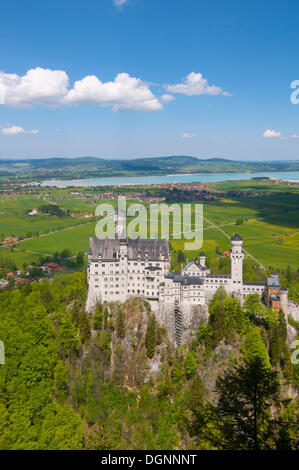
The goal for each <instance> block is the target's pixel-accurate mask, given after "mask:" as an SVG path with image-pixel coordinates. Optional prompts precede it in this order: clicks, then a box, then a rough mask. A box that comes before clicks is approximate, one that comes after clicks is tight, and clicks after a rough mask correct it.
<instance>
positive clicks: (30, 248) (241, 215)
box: [0, 182, 299, 269]
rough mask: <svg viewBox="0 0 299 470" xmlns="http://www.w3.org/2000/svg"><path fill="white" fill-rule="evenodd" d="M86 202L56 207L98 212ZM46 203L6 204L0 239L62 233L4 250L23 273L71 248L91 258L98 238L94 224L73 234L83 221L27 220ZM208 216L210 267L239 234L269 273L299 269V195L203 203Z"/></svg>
mask: <svg viewBox="0 0 299 470" xmlns="http://www.w3.org/2000/svg"><path fill="white" fill-rule="evenodd" d="M234 183H235V182H234ZM239 183H242V184H243V182H239ZM223 184H224V183H223ZM247 184H248V182H247ZM244 185H245V183H244ZM276 186H278V187H279V185H276ZM238 187H239V186H238ZM242 189H244V188H242ZM37 201H38V202H37ZM87 202H88V200H85V199H82V200H80V199H79V200H75V199H69V200H68V199H61V200H58V199H57V204H59V205H60V206H61V207H63V208H65V209H67V208H69V209H71V210H72V211H73V210H84V211H86V210H88V212H94V209H95V205H91V204H87ZM100 202H109V203H111V204H112V205H113V206H115V205H116V204H117V201H116V200H113V201H104V200H100ZM134 202H136V201H134ZM41 203H42V201H41V200H38V199H34V198H27V199H24V200H18V198H14V199H12V200H10V199H9V198H8V197H7V198H3V199H1V204H0V212H1V214H0V233H5V234H9V235H10V234H11V233H12V230H13V232H14V233H15V234H16V235H20V234H24V233H25V232H26V231H30V232H35V231H38V232H40V233H44V232H45V230H46V229H47V230H51V229H56V230H57V229H58V228H59V229H60V231H57V232H55V233H52V234H48V235H44V236H39V237H36V238H33V239H30V240H25V241H22V242H20V243H18V244H17V245H16V247H15V250H14V252H10V250H9V249H7V248H1V249H0V256H6V257H11V258H12V259H13V260H14V261H15V262H16V264H17V265H18V266H20V267H21V266H22V265H23V264H24V263H30V262H32V261H36V260H37V259H38V257H39V256H40V255H50V256H51V255H53V254H54V253H55V252H57V251H62V250H63V249H65V248H69V249H70V250H71V251H72V252H73V253H74V254H76V253H77V252H78V251H83V252H84V253H86V252H87V251H88V242H89V234H90V232H91V233H92V235H94V227H95V223H94V222H93V223H88V224H87V225H84V226H78V227H75V228H70V229H69V228H67V227H69V226H71V225H74V223H80V219H74V218H72V217H70V218H64V219H59V218H55V217H51V216H39V215H38V216H33V217H30V216H26V215H24V214H25V212H26V210H28V209H29V208H32V207H36V206H37V207H38V206H39V205H41ZM203 214H204V218H205V220H204V224H203V226H204V237H203V238H204V241H203V246H202V248H201V249H200V251H202V250H204V251H205V253H206V255H207V258H208V260H209V261H213V260H215V259H216V257H217V256H218V255H217V253H216V248H217V247H218V249H219V250H220V251H226V250H229V249H230V241H229V238H230V237H231V236H232V235H233V234H234V233H235V232H237V233H239V234H240V235H241V236H242V237H243V239H244V248H245V249H246V250H247V252H248V254H250V255H252V256H253V257H254V258H255V259H256V262H259V263H261V264H263V265H264V266H265V267H266V268H269V266H271V267H272V268H274V269H275V268H286V267H287V266H288V265H290V266H291V267H292V268H295V269H297V268H298V266H299V195H297V194H284V193H281V194H274V195H272V196H266V195H261V196H258V197H252V198H248V197H247V198H245V197H242V198H239V199H231V198H226V199H217V200H215V201H209V202H207V203H204V213H203ZM238 219H242V223H241V224H240V225H236V221H237V220H238ZM74 221H75V222H74ZM81 223H82V220H81ZM184 243H185V240H171V245H172V247H173V249H174V250H180V249H182V250H183V249H184ZM197 255H198V252H192V251H187V252H186V253H185V256H186V258H189V259H191V258H192V257H193V256H197ZM252 262H254V261H253V260H252Z"/></svg>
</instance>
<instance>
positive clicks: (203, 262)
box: [199, 251, 206, 268]
mask: <svg viewBox="0 0 299 470" xmlns="http://www.w3.org/2000/svg"><path fill="white" fill-rule="evenodd" d="M199 263H200V266H202V267H203V268H204V267H205V266H206V255H205V253H204V252H203V251H202V252H201V253H200V255H199Z"/></svg>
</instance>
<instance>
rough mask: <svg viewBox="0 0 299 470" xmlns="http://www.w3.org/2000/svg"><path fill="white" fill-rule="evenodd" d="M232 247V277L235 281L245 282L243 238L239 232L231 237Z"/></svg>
mask: <svg viewBox="0 0 299 470" xmlns="http://www.w3.org/2000/svg"><path fill="white" fill-rule="evenodd" d="M230 241H231V244H232V248H231V250H230V259H231V278H232V281H233V283H235V284H242V283H243V259H244V252H243V238H241V237H240V235H238V234H237V233H235V235H234V236H233V237H232V238H231V240H230Z"/></svg>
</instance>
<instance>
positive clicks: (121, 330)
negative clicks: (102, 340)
mask: <svg viewBox="0 0 299 470" xmlns="http://www.w3.org/2000/svg"><path fill="white" fill-rule="evenodd" d="M116 333H117V336H118V337H119V338H124V337H125V315H124V312H123V310H122V309H120V310H119V312H118V314H117V319H116Z"/></svg>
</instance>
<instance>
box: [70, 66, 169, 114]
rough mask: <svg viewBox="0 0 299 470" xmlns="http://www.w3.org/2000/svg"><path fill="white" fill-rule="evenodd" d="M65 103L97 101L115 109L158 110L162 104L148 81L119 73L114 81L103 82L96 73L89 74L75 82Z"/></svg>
mask: <svg viewBox="0 0 299 470" xmlns="http://www.w3.org/2000/svg"><path fill="white" fill-rule="evenodd" d="M63 101H64V103H67V104H84V103H97V104H99V105H101V106H112V109H113V110H114V111H121V110H126V111H128V110H134V111H158V110H160V109H162V104H161V103H160V102H159V100H158V99H157V98H156V97H155V96H154V95H153V93H152V92H151V90H150V88H149V85H148V83H146V82H143V81H142V80H140V79H139V78H135V77H130V75H129V74H127V73H119V74H118V75H117V76H116V77H115V80H114V81H113V82H106V83H103V82H102V81H101V80H99V79H98V77H96V76H95V75H88V76H87V77H85V78H83V79H82V80H78V81H77V82H75V84H74V87H73V89H72V90H70V91H69V92H68V93H67V95H66V96H65V97H64V100H63Z"/></svg>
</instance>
